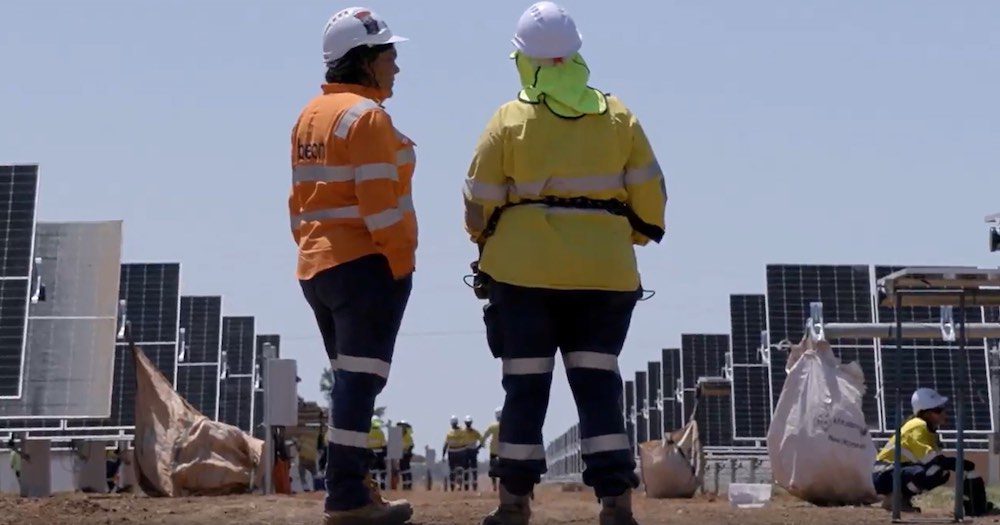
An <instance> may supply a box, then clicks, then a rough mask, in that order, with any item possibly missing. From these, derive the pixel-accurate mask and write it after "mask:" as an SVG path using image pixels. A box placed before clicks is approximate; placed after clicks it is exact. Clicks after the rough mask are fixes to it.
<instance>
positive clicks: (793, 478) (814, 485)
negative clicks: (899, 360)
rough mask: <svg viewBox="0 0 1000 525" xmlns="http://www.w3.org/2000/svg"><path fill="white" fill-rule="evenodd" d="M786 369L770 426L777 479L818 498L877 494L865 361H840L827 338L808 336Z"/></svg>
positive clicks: (835, 501) (844, 500)
mask: <svg viewBox="0 0 1000 525" xmlns="http://www.w3.org/2000/svg"><path fill="white" fill-rule="evenodd" d="M786 371H787V372H788V377H787V378H786V379H785V386H784V387H783V388H782V390H781V397H780V398H779V399H778V405H777V406H776V407H775V409H774V416H773V418H772V419H771V428H770V429H769V430H768V433H767V449H768V454H769V455H770V458H771V469H772V472H773V475H774V481H775V482H776V483H777V484H778V485H780V486H782V487H784V488H785V489H786V490H788V492H789V493H791V494H792V495H794V496H796V497H798V498H801V499H803V500H806V501H808V502H810V503H814V504H816V505H860V504H869V503H874V502H875V501H877V500H878V498H877V496H876V494H875V487H874V486H873V485H872V465H873V464H874V462H875V445H874V443H873V442H872V439H871V436H870V435H869V434H868V424H867V423H866V422H865V416H864V412H863V411H862V409H861V403H862V397H863V396H864V393H865V383H864V373H863V372H862V371H861V367H859V366H858V364H857V363H850V364H847V365H843V364H841V363H840V360H839V359H837V357H836V356H835V355H834V354H833V351H831V350H830V345H829V343H827V342H826V341H813V340H812V339H809V338H806V339H803V341H802V342H801V343H799V344H798V345H796V346H794V347H792V351H791V353H790V355H789V356H788V366H787V369H786Z"/></svg>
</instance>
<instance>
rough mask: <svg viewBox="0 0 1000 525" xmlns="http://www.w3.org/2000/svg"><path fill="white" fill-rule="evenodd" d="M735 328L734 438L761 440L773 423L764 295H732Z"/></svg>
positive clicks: (731, 319)
mask: <svg viewBox="0 0 1000 525" xmlns="http://www.w3.org/2000/svg"><path fill="white" fill-rule="evenodd" d="M729 319H730V325H731V327H732V354H733V358H732V367H733V369H732V388H731V392H732V400H731V403H732V407H733V410H732V413H733V423H732V424H733V439H737V440H754V441H756V440H762V439H765V438H766V437H767V428H768V426H769V425H770V424H771V393H770V385H769V383H768V371H767V365H765V364H763V363H761V360H760V357H759V353H758V349H759V348H760V345H761V340H760V337H761V336H760V334H761V332H763V331H765V330H767V309H766V308H765V300H764V295H758V294H754V295H730V296H729Z"/></svg>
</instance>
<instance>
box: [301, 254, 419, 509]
mask: <svg viewBox="0 0 1000 525" xmlns="http://www.w3.org/2000/svg"><path fill="white" fill-rule="evenodd" d="M300 283H301V285H302V292H303V293H304V294H305V297H306V301H308V302H309V306H311V307H312V309H313V312H314V313H315V314H316V322H317V324H318V325H319V330H320V333H321V334H322V336H323V344H324V346H325V347H326V353H327V355H328V357H329V358H330V365H331V366H332V368H333V371H334V382H333V392H332V395H331V399H330V424H329V429H328V431H327V441H328V443H327V462H326V509H327V510H350V509H354V508H358V507H363V506H365V505H367V504H368V503H369V502H370V501H371V496H370V494H369V491H368V487H367V486H365V483H364V479H365V476H366V475H367V474H368V472H369V469H370V467H371V465H372V461H373V457H372V452H371V451H370V450H369V449H368V431H369V430H370V429H371V418H372V413H373V412H374V409H375V397H376V396H378V394H379V393H380V392H381V391H382V388H384V387H385V384H386V381H387V380H388V378H389V367H390V364H391V363H392V354H393V349H394V347H395V345H396V335H397V334H398V333H399V326H400V324H401V323H402V320H403V311H404V310H405V309H406V303H407V301H408V300H409V297H410V290H411V289H412V286H413V281H412V278H411V277H409V276H408V277H405V278H403V279H399V280H395V279H393V277H392V272H391V270H390V269H389V262H388V261H387V260H386V259H385V257H383V256H382V255H369V256H365V257H362V258H360V259H356V260H354V261H350V262H347V263H343V264H341V265H338V266H335V267H333V268H330V269H329V270H325V271H323V272H320V273H319V274H317V275H316V276H315V277H313V278H312V279H309V280H305V281H300Z"/></svg>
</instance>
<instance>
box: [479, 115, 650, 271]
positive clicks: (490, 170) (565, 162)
mask: <svg viewBox="0 0 1000 525" xmlns="http://www.w3.org/2000/svg"><path fill="white" fill-rule="evenodd" d="M607 101H608V110H607V111H606V112H605V113H602V114H599V115H584V116H582V117H580V118H575V119H567V118H562V117H559V116H557V115H555V114H553V113H552V112H551V111H549V110H548V109H547V108H546V107H545V106H544V105H541V104H528V103H525V102H520V101H514V102H510V103H508V104H505V105H504V106H502V107H501V108H500V109H499V110H498V111H497V112H496V114H495V115H493V118H492V119H491V120H490V122H489V124H487V126H486V131H485V132H484V133H483V135H482V137H481V138H480V140H479V144H478V146H477V147H476V152H475V156H474V157H473V160H472V165H471V167H470V168H469V176H468V179H467V180H466V186H465V189H464V196H465V225H466V229H467V231H468V232H469V234H470V236H471V237H472V240H473V241H475V242H480V241H482V240H483V239H482V238H481V235H482V232H483V230H484V228H485V227H486V224H487V221H488V219H489V217H490V215H491V214H492V213H493V211H494V210H495V209H496V208H497V207H499V206H502V205H504V204H507V203H514V202H518V201H519V200H522V199H537V198H539V197H547V196H552V197H588V198H592V199H617V200H621V201H623V202H625V203H627V204H628V205H629V206H630V207H631V208H632V209H633V210H634V211H635V212H636V213H637V214H638V215H639V217H640V218H641V219H642V220H644V221H645V222H648V223H650V224H654V225H657V226H661V227H662V226H663V225H664V219H663V212H664V207H665V205H666V200H667V194H666V186H665V184H664V179H663V173H662V172H661V171H660V166H659V164H658V163H657V161H656V156H655V155H654V154H653V150H652V148H651V147H650V145H649V141H648V140H647V139H646V135H645V133H644V132H643V130H642V127H641V126H640V125H639V122H638V120H637V119H636V118H635V116H634V115H633V114H632V113H631V112H630V111H629V110H628V108H626V107H625V105H624V104H622V103H621V101H619V100H618V99H617V98H615V97H610V96H609V97H608V98H607ZM648 241H649V239H647V238H646V237H644V236H642V235H640V234H638V233H636V232H634V231H632V228H631V227H630V226H629V223H628V221H627V220H626V219H625V218H623V217H620V216H616V215H611V214H610V213H607V212H605V211H599V210H582V209H573V208H549V207H545V206H541V205H528V206H519V207H515V208H510V209H508V210H506V211H505V212H504V213H503V218H502V219H501V220H500V223H499V226H498V227H497V229H496V233H495V234H494V235H493V236H492V237H490V238H489V241H488V242H486V245H485V249H484V252H483V254H482V258H481V260H480V268H482V269H483V271H485V272H486V273H488V274H489V275H490V276H491V277H493V278H494V279H495V280H497V281H500V282H504V283H508V284H513V285H518V286H526V287H532V288H552V289H593V290H611V291H634V290H636V289H638V288H639V273H638V268H637V264H636V259H635V252H634V249H633V244H640V245H642V244H646V243H647V242H648Z"/></svg>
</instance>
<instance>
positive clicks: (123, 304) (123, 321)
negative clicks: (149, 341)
mask: <svg viewBox="0 0 1000 525" xmlns="http://www.w3.org/2000/svg"><path fill="white" fill-rule="evenodd" d="M127 307H128V301H126V300H125V299H122V300H120V301H118V340H119V341H121V340H122V339H125V326H127V325H128V313H127V311H126V309H127Z"/></svg>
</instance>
